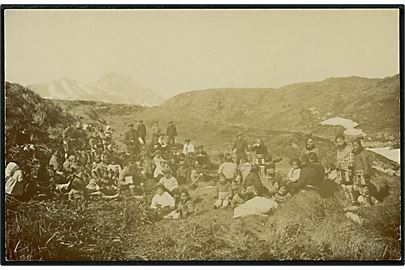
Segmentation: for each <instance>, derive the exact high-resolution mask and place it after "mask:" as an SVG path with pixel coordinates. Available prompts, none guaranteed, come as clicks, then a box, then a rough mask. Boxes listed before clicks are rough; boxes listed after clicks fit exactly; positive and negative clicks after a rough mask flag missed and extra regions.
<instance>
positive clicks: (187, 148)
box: [183, 139, 194, 156]
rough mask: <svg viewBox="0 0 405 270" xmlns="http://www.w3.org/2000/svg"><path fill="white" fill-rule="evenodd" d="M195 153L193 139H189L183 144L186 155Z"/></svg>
mask: <svg viewBox="0 0 405 270" xmlns="http://www.w3.org/2000/svg"><path fill="white" fill-rule="evenodd" d="M192 153H194V145H192V144H191V140H190V139H187V140H186V143H185V144H184V146H183V154H185V155H186V156H188V155H190V154H192Z"/></svg>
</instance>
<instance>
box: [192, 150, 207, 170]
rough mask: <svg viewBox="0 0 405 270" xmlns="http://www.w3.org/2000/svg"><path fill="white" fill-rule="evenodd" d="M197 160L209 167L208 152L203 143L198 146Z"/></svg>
mask: <svg viewBox="0 0 405 270" xmlns="http://www.w3.org/2000/svg"><path fill="white" fill-rule="evenodd" d="M195 160H196V161H197V162H198V163H199V164H201V166H203V167H207V166H208V165H209V157H208V154H207V152H205V151H204V147H203V146H202V145H200V146H198V147H197V151H196V152H195Z"/></svg>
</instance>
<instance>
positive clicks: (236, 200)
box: [231, 177, 247, 209]
mask: <svg viewBox="0 0 405 270" xmlns="http://www.w3.org/2000/svg"><path fill="white" fill-rule="evenodd" d="M236 179H239V177H237V178H236ZM232 192H233V194H234V195H233V197H232V201H231V207H232V209H233V208H235V207H237V206H238V205H240V204H242V203H244V202H245V201H246V195H247V191H246V187H245V186H244V185H243V184H242V183H241V182H237V181H234V182H233V185H232Z"/></svg>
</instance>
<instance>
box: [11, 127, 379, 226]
mask: <svg viewBox="0 0 405 270" xmlns="http://www.w3.org/2000/svg"><path fill="white" fill-rule="evenodd" d="M150 132H151V134H150V138H148V136H147V128H146V126H145V124H144V123H143V121H142V120H141V121H139V122H138V123H137V124H136V125H134V124H133V123H130V124H128V127H127V129H126V130H125V131H124V132H123V137H122V139H121V142H122V144H123V145H124V146H125V151H122V152H119V151H118V150H117V149H118V147H117V143H116V142H117V138H118V136H116V135H117V134H114V130H113V129H112V128H111V127H110V126H99V127H96V126H92V125H87V124H81V123H77V124H75V125H72V126H69V127H68V128H66V129H65V130H64V132H63V145H62V146H61V148H60V149H59V150H55V151H54V152H53V153H52V155H51V157H50V158H49V159H47V160H45V161H44V160H36V165H35V166H32V168H34V169H32V171H31V172H30V173H29V174H28V173H26V174H25V175H24V171H22V170H21V168H20V167H19V164H17V162H16V161H11V162H9V163H8V165H7V167H6V172H5V176H6V183H5V186H6V194H8V195H12V196H14V197H17V198H23V197H26V196H27V194H30V195H31V196H56V195H58V194H60V195H61V196H66V197H68V199H69V200H70V201H72V202H75V203H77V202H80V201H81V200H84V199H88V198H92V197H101V198H107V199H114V198H121V197H122V196H124V197H128V196H129V197H136V198H137V196H139V197H144V195H145V193H147V188H146V186H147V185H146V184H147V183H148V184H149V183H152V187H153V189H154V190H153V191H154V196H153V198H152V199H151V201H150V208H151V209H153V210H154V211H156V212H157V213H158V214H159V215H161V217H163V218H168V219H178V218H185V217H187V216H190V215H192V214H193V213H194V212H195V206H194V203H193V199H192V198H191V196H190V193H189V191H190V190H194V189H196V188H198V186H199V185H200V183H201V182H204V181H207V180H212V181H215V188H214V191H213V194H212V195H213V196H212V197H213V198H212V199H213V200H212V207H213V208H215V209H218V208H235V207H237V206H238V205H241V204H243V203H244V202H246V201H248V200H250V199H252V198H254V197H256V196H261V197H271V198H273V199H274V200H276V201H277V202H278V203H283V202H285V201H286V200H288V199H289V198H291V197H293V196H294V195H295V194H297V193H298V192H300V191H301V190H303V189H312V190H317V191H319V192H320V193H322V192H323V191H324V190H325V189H327V188H328V186H330V185H328V183H330V182H334V183H337V184H339V185H340V186H341V187H342V189H343V190H344V193H345V195H346V198H347V201H348V203H350V204H353V205H358V204H365V205H372V204H374V203H376V200H375V199H374V198H373V196H371V195H370V192H369V188H368V187H369V185H370V179H371V175H372V174H371V164H372V161H371V160H370V158H369V156H368V155H367V154H366V153H365V152H364V148H363V147H362V144H361V140H360V139H356V140H354V142H353V143H352V144H351V145H350V144H349V143H347V140H346V138H345V137H344V135H343V134H339V135H337V136H336V138H335V142H336V145H337V156H336V157H337V164H336V166H334V165H332V164H331V165H327V166H326V168H325V166H324V165H322V162H321V160H320V156H319V149H318V148H317V146H316V144H315V142H314V138H313V137H312V136H309V137H308V139H307V141H306V144H305V145H304V147H303V150H302V152H301V154H300V156H299V157H296V158H293V159H291V160H290V165H291V168H290V170H289V171H288V173H287V174H286V175H281V174H280V173H279V171H278V170H276V164H277V163H278V162H280V161H281V160H282V158H281V157H274V156H273V155H272V154H271V153H270V151H269V149H268V148H267V146H266V145H265V144H264V142H263V141H262V140H261V139H260V138H257V139H256V140H255V142H254V143H253V144H252V145H250V144H249V143H248V141H247V140H246V139H245V138H243V134H242V133H239V134H237V136H236V140H235V142H234V143H233V144H232V146H231V149H229V150H230V151H227V152H224V154H222V155H221V156H220V165H219V167H218V168H217V169H215V170H214V169H213V168H214V167H213V164H212V163H211V160H210V157H209V155H208V153H207V152H206V151H205V150H204V147H203V146H202V145H199V146H197V147H194V145H193V144H192V142H191V139H186V140H185V143H184V144H180V143H178V142H177V128H176V126H175V124H174V123H173V122H172V121H170V122H169V123H168V126H167V129H166V132H163V131H162V129H161V128H160V127H159V123H158V122H154V123H153V126H152V127H151V129H150ZM114 136H116V137H114ZM28 150H29V151H35V146H33V145H31V146H30V147H29V148H28ZM33 160H34V161H35V157H34V158H33ZM34 163H35V162H34ZM27 178H30V179H27ZM28 180H29V181H28ZM148 186H150V185H148Z"/></svg>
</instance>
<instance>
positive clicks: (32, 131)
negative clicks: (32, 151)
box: [5, 82, 74, 158]
mask: <svg viewBox="0 0 405 270" xmlns="http://www.w3.org/2000/svg"><path fill="white" fill-rule="evenodd" d="M5 121H6V123H5V146H6V147H5V148H6V149H5V154H6V158H10V155H12V154H13V151H12V150H11V149H12V148H13V147H16V146H18V145H26V144H43V145H44V146H46V147H51V146H52V144H55V145H59V144H60V143H61V142H60V140H61V134H62V131H63V129H64V128H65V127H66V126H67V125H69V124H71V123H73V122H74V117H73V116H72V115H71V114H69V113H66V112H64V111H63V110H62V109H61V108H60V107H59V106H56V105H55V104H54V103H53V102H52V101H51V100H46V99H42V98H41V97H40V96H39V95H37V94H35V93H34V92H32V91H31V90H29V89H27V88H24V87H22V86H21V85H18V84H14V83H7V82H6V85H5Z"/></svg>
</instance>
